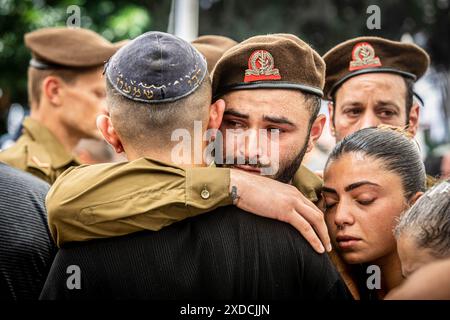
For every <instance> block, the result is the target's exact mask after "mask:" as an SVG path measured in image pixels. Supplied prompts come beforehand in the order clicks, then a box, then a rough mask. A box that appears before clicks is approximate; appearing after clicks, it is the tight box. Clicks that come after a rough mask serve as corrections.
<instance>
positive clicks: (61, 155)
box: [0, 28, 119, 184]
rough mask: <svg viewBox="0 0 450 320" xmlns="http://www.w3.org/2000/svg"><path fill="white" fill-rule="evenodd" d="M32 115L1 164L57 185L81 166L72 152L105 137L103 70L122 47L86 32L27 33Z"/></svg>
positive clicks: (2, 155)
mask: <svg viewBox="0 0 450 320" xmlns="http://www.w3.org/2000/svg"><path fill="white" fill-rule="evenodd" d="M25 45H26V46H27V47H28V48H29V49H30V50H31V52H32V59H31V61H30V66H29V68H28V99H29V103H30V108H31V114H30V116H29V117H27V118H25V120H24V122H23V134H22V136H21V137H20V138H19V139H18V141H17V143H16V144H15V145H13V146H12V147H10V148H8V149H7V150H4V151H2V152H1V153H0V162H4V163H6V164H9V165H11V166H13V167H16V168H18V169H20V170H23V171H27V172H29V173H31V174H33V175H35V176H37V177H38V178H41V179H43V180H45V181H46V182H48V183H50V184H52V183H53V182H54V181H55V180H56V178H57V177H58V176H59V175H60V174H61V173H62V172H64V170H66V169H67V168H69V167H71V166H75V165H79V164H80V163H79V161H78V160H77V159H76V158H75V157H74V155H73V154H72V151H73V149H74V148H75V146H76V145H77V143H78V142H79V141H80V140H81V139H82V138H95V139H100V138H101V135H100V133H99V132H98V130H97V128H96V126H95V118H96V116H97V115H98V114H100V113H101V112H102V111H103V110H104V109H105V83H104V81H103V79H102V70H103V69H102V66H103V63H104V61H105V60H107V59H108V58H109V57H111V56H112V55H113V54H114V52H115V51H116V50H117V49H118V47H119V45H113V44H112V43H110V42H109V41H107V40H106V39H104V38H102V37H101V36H100V35H98V34H96V33H95V32H92V31H90V30H87V29H81V28H76V29H75V28H44V29H39V30H36V31H33V32H30V33H27V34H26V35H25Z"/></svg>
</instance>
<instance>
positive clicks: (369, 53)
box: [348, 42, 381, 71]
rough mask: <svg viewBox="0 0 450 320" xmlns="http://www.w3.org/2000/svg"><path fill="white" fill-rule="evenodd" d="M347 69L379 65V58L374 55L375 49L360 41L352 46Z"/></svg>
mask: <svg viewBox="0 0 450 320" xmlns="http://www.w3.org/2000/svg"><path fill="white" fill-rule="evenodd" d="M352 59H353V60H352V61H350V66H349V68H348V70H349V71H355V70H360V69H365V68H373V67H381V61H380V58H378V57H376V56H375V49H374V48H373V47H372V46H371V45H370V44H369V43H368V42H360V43H358V44H356V45H355V46H354V47H353V51H352Z"/></svg>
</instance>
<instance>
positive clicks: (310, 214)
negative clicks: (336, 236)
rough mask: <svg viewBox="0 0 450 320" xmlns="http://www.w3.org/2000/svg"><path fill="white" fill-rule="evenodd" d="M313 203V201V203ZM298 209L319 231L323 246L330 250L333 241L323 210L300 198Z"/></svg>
mask: <svg viewBox="0 0 450 320" xmlns="http://www.w3.org/2000/svg"><path fill="white" fill-rule="evenodd" d="M311 204H312V203H311ZM295 209H296V211H297V212H298V214H299V215H301V216H302V217H303V218H304V219H305V220H306V221H307V222H309V223H310V224H311V226H312V227H313V229H314V230H315V231H316V232H317V235H318V236H319V238H320V240H321V241H322V244H323V246H324V247H325V248H326V250H327V251H328V252H329V251H331V241H330V235H329V234H328V228H327V225H326V223H325V219H324V215H323V212H322V211H320V209H319V208H317V207H316V206H314V204H313V207H311V205H310V204H309V203H308V202H304V201H301V200H299V201H298V202H297V205H296V208H295Z"/></svg>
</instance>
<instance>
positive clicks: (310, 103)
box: [303, 93, 322, 134]
mask: <svg viewBox="0 0 450 320" xmlns="http://www.w3.org/2000/svg"><path fill="white" fill-rule="evenodd" d="M303 95H304V97H305V102H306V105H307V109H308V111H309V112H310V115H311V116H310V118H309V126H308V134H309V131H310V130H311V127H312V125H313V123H314V121H315V120H316V118H317V115H318V114H319V111H320V104H321V101H322V100H321V99H320V98H319V97H318V96H316V95H315V94H311V93H303Z"/></svg>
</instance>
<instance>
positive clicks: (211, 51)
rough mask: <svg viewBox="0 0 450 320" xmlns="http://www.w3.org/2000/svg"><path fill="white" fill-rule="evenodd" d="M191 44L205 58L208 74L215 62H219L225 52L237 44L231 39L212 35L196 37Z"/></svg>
mask: <svg viewBox="0 0 450 320" xmlns="http://www.w3.org/2000/svg"><path fill="white" fill-rule="evenodd" d="M191 43H192V45H193V46H194V47H195V48H196V49H197V50H198V51H200V53H201V54H203V55H204V56H205V58H206V62H207V63H208V72H209V73H211V72H212V70H213V69H214V66H215V65H216V63H217V61H219V59H220V57H221V56H222V55H223V54H224V53H225V51H227V50H228V49H230V48H231V47H234V46H235V45H237V44H238V43H237V42H236V41H234V40H233V39H230V38H227V37H223V36H214V35H207V36H201V37H198V38H197V39H195V40H194V41H192V42H191Z"/></svg>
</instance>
